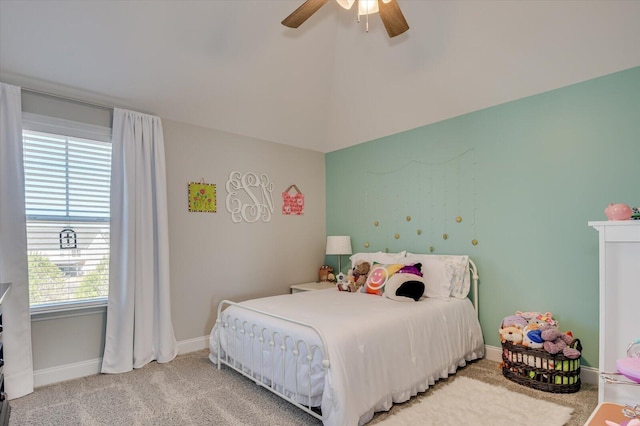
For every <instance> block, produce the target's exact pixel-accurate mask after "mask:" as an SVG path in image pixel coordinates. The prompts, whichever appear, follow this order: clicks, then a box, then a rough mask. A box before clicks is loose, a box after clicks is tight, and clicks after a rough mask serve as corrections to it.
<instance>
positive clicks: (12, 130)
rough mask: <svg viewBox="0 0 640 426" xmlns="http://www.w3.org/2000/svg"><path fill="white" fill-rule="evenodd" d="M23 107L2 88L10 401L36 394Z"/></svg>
mask: <svg viewBox="0 0 640 426" xmlns="http://www.w3.org/2000/svg"><path fill="white" fill-rule="evenodd" d="M21 104H22V102H21V97H20V88H19V87H17V86H11V85H8V84H4V83H0V282H2V283H11V288H10V290H9V292H8V293H7V296H6V299H5V300H4V302H3V304H2V322H3V327H4V330H3V332H2V340H3V342H4V345H3V348H4V349H3V350H4V361H5V365H4V370H3V372H4V383H5V391H6V392H7V396H8V398H9V399H13V398H19V397H21V396H24V395H26V394H29V393H31V392H33V356H32V348H31V313H30V311H29V278H28V277H29V272H28V269H27V225H26V213H25V195H24V164H23V161H22V105H21Z"/></svg>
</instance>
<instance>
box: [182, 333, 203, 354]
mask: <svg viewBox="0 0 640 426" xmlns="http://www.w3.org/2000/svg"><path fill="white" fill-rule="evenodd" d="M202 349H209V335H208V334H207V335H206V336H202V337H195V338H193V339H187V340H181V341H179V342H178V355H182V354H187V353H189V352H195V351H200V350H202Z"/></svg>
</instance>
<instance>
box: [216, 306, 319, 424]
mask: <svg viewBox="0 0 640 426" xmlns="http://www.w3.org/2000/svg"><path fill="white" fill-rule="evenodd" d="M227 306H234V307H235V308H237V309H239V310H241V311H242V310H244V311H250V312H253V313H257V314H260V315H266V316H268V317H271V318H276V319H279V320H283V321H286V322H287V323H292V324H296V325H297V326H301V327H304V328H306V329H308V330H311V331H312V332H313V333H314V334H315V335H316V336H317V337H318V339H317V341H319V342H320V344H311V343H309V342H307V341H304V340H301V339H297V338H295V337H292V336H289V335H288V334H285V333H284V332H279V331H273V330H270V329H269V328H268V327H265V326H264V325H261V324H256V323H253V322H250V321H247V320H243V319H240V318H238V317H235V316H232V315H230V314H227V315H225V314H224V312H223V311H224V309H225V307H227ZM216 326H217V328H218V330H217V345H218V347H217V351H216V352H217V354H216V356H217V365H218V369H220V368H221V367H222V364H225V365H227V366H228V367H230V368H232V369H234V370H236V371H237V372H239V373H240V374H242V375H243V376H245V377H247V378H249V379H251V380H253V381H254V382H255V383H256V384H258V385H260V386H262V387H264V388H265V389H268V390H270V391H271V392H273V393H274V394H276V395H278V396H279V397H281V398H282V399H284V400H286V401H288V402H290V403H291V404H293V405H295V406H296V407H298V408H300V409H302V410H304V411H305V412H307V413H309V414H311V415H312V416H313V417H315V418H317V419H320V420H322V415H321V414H320V413H319V412H317V411H316V410H313V409H312V408H313V407H312V406H313V404H312V377H311V376H312V361H313V359H314V357H315V356H319V357H320V359H322V368H323V369H324V371H325V372H326V370H327V369H328V368H329V366H330V363H329V354H328V351H327V342H326V340H325V338H324V336H323V335H322V333H320V331H319V330H318V329H317V328H315V327H314V326H312V325H310V324H306V323H303V322H300V321H296V320H293V319H290V318H286V317H282V316H279V315H275V314H271V313H269V312H264V311H261V310H258V309H254V308H250V307H247V306H244V305H241V304H239V303H235V302H231V301H229V300H223V301H222V302H220V303H219V304H218V316H217V320H216ZM223 335H224V337H223ZM223 339H224V340H225V341H224V343H225V345H224V348H225V349H224V350H223ZM238 342H240V343H238ZM256 348H259V351H260V353H259V354H256ZM247 349H248V350H247ZM223 352H224V354H223ZM265 352H266V354H267V356H266V357H265ZM288 355H289V358H293V362H287V357H288ZM256 358H257V359H258V361H257V362H256ZM265 358H266V359H265ZM277 362H281V365H280V369H279V372H278V371H277V370H278V369H277V367H278V366H277V365H276V363H277ZM256 363H258V364H259V365H257V366H256ZM305 370H306V375H305V376H306V387H305V386H304V384H300V383H299V373H301V372H304V371H305ZM292 381H293V385H292V386H287V384H288V383H291V382H292ZM301 388H303V389H301ZM305 391H306V392H305ZM318 405H319V404H318Z"/></svg>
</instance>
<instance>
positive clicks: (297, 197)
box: [282, 185, 304, 215]
mask: <svg viewBox="0 0 640 426" xmlns="http://www.w3.org/2000/svg"><path fill="white" fill-rule="evenodd" d="M292 189H293V190H294V191H295V192H293V193H292V192H291V190H292ZM282 214H283V215H302V214H304V194H303V193H302V191H300V188H298V187H297V186H296V185H291V186H289V187H288V188H287V189H285V190H284V192H283V193H282Z"/></svg>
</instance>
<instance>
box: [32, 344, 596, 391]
mask: <svg viewBox="0 0 640 426" xmlns="http://www.w3.org/2000/svg"><path fill="white" fill-rule="evenodd" d="M208 347H209V336H208V335H207V336H202V337H196V338H193V339H187V340H181V341H179V342H178V355H182V354H186V353H189V352H195V351H200V350H203V349H207V348H208ZM485 354H486V355H485V358H486V359H488V360H489V361H494V362H502V348H499V347H496V346H489V345H485ZM101 366H102V358H97V359H91V360H87V361H81V362H75V363H72V364H65V365H60V366H58V367H51V368H43V369H41V370H36V371H34V372H33V381H34V386H35V387H40V386H45V385H50V384H53V383H58V382H64V381H66V380H72V379H79V378H80V377H86V376H93V375H95V374H100V368H101ZM580 372H581V374H580V378H581V380H582V382H583V383H587V384H592V385H597V384H598V382H599V374H598V370H597V369H595V368H592V367H580Z"/></svg>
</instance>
